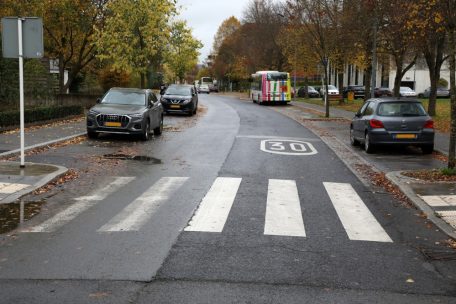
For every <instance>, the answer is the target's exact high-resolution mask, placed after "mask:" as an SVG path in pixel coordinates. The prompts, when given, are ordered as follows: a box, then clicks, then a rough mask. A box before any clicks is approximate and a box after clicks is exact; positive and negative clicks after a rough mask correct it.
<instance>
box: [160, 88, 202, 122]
mask: <svg viewBox="0 0 456 304" xmlns="http://www.w3.org/2000/svg"><path fill="white" fill-rule="evenodd" d="M160 102H161V103H162V105H163V108H164V111H165V112H166V113H186V114H188V115H190V116H192V115H193V114H196V111H197V110H198V94H196V90H195V86H194V85H187V84H172V85H170V86H169V87H168V89H166V91H165V94H163V96H162V97H161V99H160Z"/></svg>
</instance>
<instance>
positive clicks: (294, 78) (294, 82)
mask: <svg viewBox="0 0 456 304" xmlns="http://www.w3.org/2000/svg"><path fill="white" fill-rule="evenodd" d="M294 55H295V56H294V57H295V58H294V73H293V74H294V75H293V90H294V96H293V97H294V100H295V101H296V96H297V95H298V92H296V60H297V57H298V56H297V51H296V48H295V53H294Z"/></svg>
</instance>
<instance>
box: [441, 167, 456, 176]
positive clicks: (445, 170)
mask: <svg viewBox="0 0 456 304" xmlns="http://www.w3.org/2000/svg"><path fill="white" fill-rule="evenodd" d="M442 174H443V175H456V169H452V168H443V169H442Z"/></svg>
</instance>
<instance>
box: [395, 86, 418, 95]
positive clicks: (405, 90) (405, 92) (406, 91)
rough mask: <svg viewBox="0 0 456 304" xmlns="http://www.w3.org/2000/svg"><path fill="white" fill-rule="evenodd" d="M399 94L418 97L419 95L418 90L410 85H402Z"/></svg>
mask: <svg viewBox="0 0 456 304" xmlns="http://www.w3.org/2000/svg"><path fill="white" fill-rule="evenodd" d="M399 95H400V96H402V97H416V96H417V94H416V92H415V91H414V90H412V89H411V88H409V87H400V89H399Z"/></svg>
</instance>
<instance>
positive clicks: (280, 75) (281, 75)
mask: <svg viewBox="0 0 456 304" xmlns="http://www.w3.org/2000/svg"><path fill="white" fill-rule="evenodd" d="M287 79H288V74H287V73H269V74H268V80H287Z"/></svg>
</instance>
